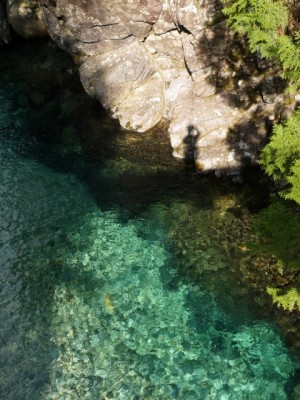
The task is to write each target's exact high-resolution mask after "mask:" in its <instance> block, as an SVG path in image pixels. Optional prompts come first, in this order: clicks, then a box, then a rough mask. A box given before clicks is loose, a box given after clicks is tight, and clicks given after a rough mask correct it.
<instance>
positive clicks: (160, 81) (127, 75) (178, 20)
mask: <svg viewBox="0 0 300 400" xmlns="http://www.w3.org/2000/svg"><path fill="white" fill-rule="evenodd" d="M25 3H26V4H27V3H28V4H29V3H30V4H31V5H34V7H33V8H32V7H29V8H28V9H27V8H26V7H25V6H24V7H25V8H24V10H29V9H31V10H35V13H33V14H32V18H33V19H34V20H35V21H36V16H37V15H40V14H39V9H37V8H35V5H36V1H35V0H26V1H25V0H23V1H22V0H9V4H11V6H10V21H11V23H12V25H14V28H15V30H16V31H19V32H21V31H22V30H23V32H24V31H26V32H27V33H26V35H27V36H28V31H29V30H27V28H26V29H25V28H24V27H23V28H22V27H21V28H18V27H17V24H16V23H15V24H14V23H13V21H14V17H13V15H14V14H13V10H14V8H13V5H15V7H16V8H18V10H19V11H18V13H19V15H20V4H22V7H23V5H24V4H25ZM40 6H41V8H42V9H43V13H44V16H45V21H46V26H47V29H48V31H49V33H50V35H51V37H52V38H53V40H54V41H55V42H56V43H57V44H58V45H59V46H60V47H62V48H63V49H65V50H66V51H68V52H69V53H71V54H72V55H73V56H74V59H75V60H76V61H77V62H78V63H79V65H80V76H81V81H82V84H83V86H84V88H85V90H86V91H87V92H88V93H89V94H90V95H91V96H92V97H94V98H96V99H98V100H99V101H100V102H101V103H102V105H103V106H104V107H105V108H106V109H108V110H110V111H111V113H112V115H113V116H114V117H115V118H118V119H119V120H120V123H121V125H122V126H123V127H124V128H125V129H130V130H135V131H138V132H145V131H147V130H149V129H151V128H153V127H155V126H157V125H158V124H159V123H161V122H166V123H167V124H168V126H169V128H168V130H169V134H170V139H171V144H172V147H173V154H174V156H176V157H181V158H184V157H187V155H188V156H189V157H192V158H194V159H195V161H196V165H197V168H198V170H202V171H211V170H214V171H216V170H217V171H218V173H222V171H233V172H234V171H236V170H237V169H239V167H240V166H241V164H242V163H243V162H244V161H247V162H250V163H252V162H255V161H256V160H257V156H258V153H259V150H260V148H261V145H262V143H263V141H264V139H265V136H266V133H267V130H268V127H269V126H270V124H271V123H272V122H273V121H274V120H277V119H278V118H280V115H281V114H284V113H285V112H286V110H285V108H284V105H283V104H284V102H289V103H291V101H290V99H285V98H284V95H283V84H282V82H281V81H280V80H279V79H278V76H277V75H278V71H276V70H274V68H273V67H272V66H271V67H270V66H268V65H265V64H264V63H263V62H262V61H261V60H255V59H254V58H252V56H250V55H247V51H246V50H245V49H244V48H243V46H242V45H241V43H238V42H236V40H235V39H234V38H233V37H232V35H231V34H230V33H229V32H228V31H227V29H226V27H225V23H224V22H223V21H222V14H221V13H220V7H219V4H218V0H215V1H206V0H131V1H128V2H124V1H121V0H110V1H109V2H108V1H105V0H40ZM22 9H23V8H22ZM33 15H35V17H34V16H33ZM38 19H39V20H40V21H42V18H40V17H38ZM29 21H30V18H29ZM21 34H22V33H21ZM23 36H24V34H23ZM245 58H246V59H245ZM191 143H192V148H191ZM191 154H192V156H191Z"/></svg>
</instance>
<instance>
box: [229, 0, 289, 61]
mask: <svg viewBox="0 0 300 400" xmlns="http://www.w3.org/2000/svg"><path fill="white" fill-rule="evenodd" d="M223 2H224V4H225V8H224V10H223V13H224V14H225V15H226V16H227V17H228V25H229V26H230V27H231V28H232V29H233V30H234V31H235V32H237V33H239V34H243V35H246V36H247V37H248V40H249V45H250V49H251V50H252V51H260V53H261V55H262V56H263V57H273V56H276V54H277V48H278V37H279V33H280V32H282V30H284V29H285V27H286V26H287V24H288V10H287V8H286V6H285V5H284V4H283V3H282V2H280V1H274V0H229V1H227V0H223Z"/></svg>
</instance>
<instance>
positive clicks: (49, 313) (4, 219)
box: [0, 85, 293, 400]
mask: <svg viewBox="0 0 300 400" xmlns="http://www.w3.org/2000/svg"><path fill="white" fill-rule="evenodd" d="M9 87H10V86H9V85H8V86H7V87H6V89H5V88H4V89H3V87H2V91H0V97H1V96H2V97H3V96H7V93H8V92H7V90H8V88H9ZM8 98H9V96H8ZM0 100H1V98H0ZM2 104H3V102H2ZM5 104H6V105H5V107H6V108H5V110H6V111H5V113H4V114H2V116H1V119H0V124H1V126H0V128H1V129H2V128H3V129H2V130H1V140H2V146H1V148H0V165H1V169H0V197H1V203H0V221H1V223H0V229H1V230H0V235H1V253H0V259H1V270H0V271H1V272H0V274H1V275H0V279H1V289H0V296H1V297H0V302H1V306H2V307H1V310H0V323H1V325H0V326H1V344H2V347H1V350H0V351H1V352H0V356H1V365H2V368H1V372H0V397H1V398H3V399H6V400H13V399H14V400H27V399H28V400H29V399H30V400H35V399H39V400H41V399H45V400H46V399H47V400H74V399H76V398H79V399H83V400H94V399H95V400H96V399H97V400H98V399H126V400H127V399H166V400H167V399H170V400H171V399H182V400H183V399H184V400H187V399H193V400H195V399H208V400H209V399H222V400H226V399H228V400H229V399H230V400H235V399H236V400H240V399H251V400H252V399H253V400H260V399H261V400H268V399H270V400H271V399H276V400H281V399H288V395H287V393H286V391H285V386H286V384H287V383H288V381H289V379H290V378H291V376H292V374H293V366H292V362H291V359H290V357H289V355H288V352H287V350H286V348H285V346H284V344H283V342H282V340H281V338H280V336H279V334H278V333H277V331H276V330H275V329H274V327H273V326H272V325H271V324H269V323H267V322H265V321H262V320H260V319H258V318H256V317H255V312H251V298H247V299H246V300H243V301H240V299H241V298H242V296H243V294H241V291H240V290H239V288H238V285H236V282H235V281H234V279H236V276H235V275H234V274H233V266H232V264H233V260H231V258H230V254H231V253H230V245H231V246H234V244H230V245H229V244H228V243H227V242H226V241H225V240H224V239H222V238H224V237H228V242H229V241H230V240H232V237H233V236H232V234H230V233H229V232H230V229H231V227H232V223H233V220H232V219H230V218H232V217H230V215H229V214H228V213H227V214H226V212H225V211H222V207H220V199H221V198H222V196H223V195H222V193H221V192H218V193H216V196H215V198H214V201H212V202H210V203H208V202H207V200H206V199H205V196H204V195H203V194H201V195H200V196H198V195H195V194H193V195H192V200H191V198H190V196H189V194H188V193H184V192H182V191H181V190H180V191H178V192H176V190H175V191H174V182H173V180H174V178H170V187H172V189H170V190H172V191H173V193H172V196H170V197H165V198H160V199H159V196H158V197H157V199H156V200H155V201H152V203H151V204H150V202H149V201H148V200H149V199H148V197H149V193H148V192H145V193H146V198H145V199H143V198H141V197H139V199H141V200H142V201H144V205H143V208H142V209H140V208H139V212H138V213H136V215H135V214H134V212H133V211H132V209H133V204H132V202H131V204H130V205H129V204H127V203H126V202H127V201H131V200H130V196H128V193H125V192H124V187H123V188H122V186H119V185H118V184H117V183H118V173H119V170H120V169H119V168H118V162H117V161H115V162H113V163H112V162H110V164H109V163H108V164H107V165H104V166H102V167H100V166H94V167H93V168H91V167H90V166H88V165H86V164H84V163H83V162H82V161H81V160H80V159H78V158H76V156H74V155H72V157H73V158H72V157H71V158H70V157H66V158H64V157H63V156H62V155H61V152H60V150H59V147H56V148H55V146H54V148H52V150H51V151H52V153H51V151H50V150H49V154H48V155H47V157H48V158H49V160H50V161H51V162H46V161H45V160H44V161H45V162H43V160H42V157H40V156H38V155H37V152H38V149H39V147H38V146H37V145H36V143H35V142H34V141H33V142H32V141H28V139H26V129H27V127H26V124H25V122H24V118H25V117H24V115H25V114H24V112H23V111H22V109H21V108H20V109H19V110H18V109H15V108H13V107H12V104H11V103H9V101H7V102H6V103H5ZM22 104H23V103H22ZM43 154H44V155H45V154H46V153H43ZM49 160H48V161H49ZM58 164H59V165H60V168H57V165H58ZM125 164H126V163H125ZM47 165H48V166H47ZM74 165H75V167H74ZM108 166H109V167H108ZM122 166H123V167H124V160H123V159H122ZM127 167H128V166H127V164H126V168H127ZM124 168H125V167H124ZM128 168H129V167H128ZM128 168H127V169H128ZM134 168H135V166H134V164H132V163H131V167H130V176H131V180H134V178H135V169H134ZM95 170H97V180H95V181H94V182H97V185H99V187H97V188H95V190H97V202H96V200H95V197H94V196H93V194H92V193H93V190H92V189H93V188H92V189H91V187H90V186H91V182H92V181H93V180H91V179H90V174H94V173H95ZM137 170H138V174H139V175H140V176H139V178H138V181H139V182H140V181H141V180H143V179H147V172H145V176H143V173H144V172H143V169H141V166H140V165H139V167H138V169H137ZM148 172H149V171H148ZM116 177H117V178H116ZM124 179H125V180H126V175H125V178H124ZM163 184H164V185H168V180H167V179H166V177H165V176H164V180H163ZM166 188H167V186H166ZM138 189H139V188H138V186H137V187H135V190H137V191H138ZM166 192H167V190H165V191H164V193H166ZM140 196H141V195H140ZM147 196H148V197H147ZM150 196H151V193H150ZM226 196H227V197H226ZM226 196H225V197H224V199H225V200H224V201H225V202H227V203H229V206H228V207H234V201H235V200H234V196H233V195H232V196H229V197H228V194H226ZM195 198H196V199H197V201H196V202H195ZM120 199H121V200H120ZM201 199H203V200H201ZM197 202H198V203H197ZM226 207H227V206H226ZM128 210H130V212H128ZM226 243H227V245H226ZM226 246H227V247H226ZM228 246H229V247H228ZM185 269H186V271H185ZM194 271H196V272H197V280H195V279H193V275H191V274H193V273H194ZM187 272H188V273H187ZM249 305H250V306H249Z"/></svg>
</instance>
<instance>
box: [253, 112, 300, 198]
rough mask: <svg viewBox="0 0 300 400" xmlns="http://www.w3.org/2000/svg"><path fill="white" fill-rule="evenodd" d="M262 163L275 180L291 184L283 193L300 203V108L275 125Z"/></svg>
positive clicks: (262, 155)
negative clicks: (281, 122)
mask: <svg viewBox="0 0 300 400" xmlns="http://www.w3.org/2000/svg"><path fill="white" fill-rule="evenodd" d="M261 163H262V165H263V167H264V169H265V171H266V173H267V174H268V175H270V176H272V177H273V178H274V179H275V180H285V181H287V182H289V183H290V184H291V188H289V189H286V190H285V191H284V192H283V193H282V194H283V196H284V197H285V198H287V199H290V200H294V201H296V202H297V203H299V204H300V109H299V110H297V111H296V112H295V114H294V115H292V116H291V117H290V118H289V119H288V121H287V122H285V123H283V124H280V125H276V126H275V127H274V129H273V135H272V137H271V140H270V143H269V144H268V145H267V146H266V147H265V148H264V149H263V151H262V153H261Z"/></svg>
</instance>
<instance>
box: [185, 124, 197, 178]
mask: <svg viewBox="0 0 300 400" xmlns="http://www.w3.org/2000/svg"><path fill="white" fill-rule="evenodd" d="M199 136H200V133H199V131H198V129H197V128H195V127H194V126H193V125H189V126H188V134H187V135H186V137H185V138H184V139H183V143H184V163H185V174H186V175H190V174H191V173H195V172H197V168H196V160H197V157H198V153H197V141H198V138H199Z"/></svg>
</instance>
